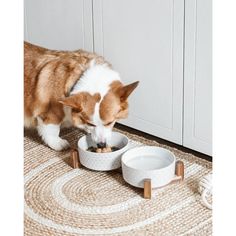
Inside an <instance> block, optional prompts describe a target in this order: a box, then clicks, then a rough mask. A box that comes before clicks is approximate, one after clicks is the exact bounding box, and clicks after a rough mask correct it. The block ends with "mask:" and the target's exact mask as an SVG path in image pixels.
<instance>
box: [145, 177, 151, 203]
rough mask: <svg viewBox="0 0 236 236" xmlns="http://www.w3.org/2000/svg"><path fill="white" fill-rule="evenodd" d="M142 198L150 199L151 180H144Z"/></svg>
mask: <svg viewBox="0 0 236 236" xmlns="http://www.w3.org/2000/svg"><path fill="white" fill-rule="evenodd" d="M143 197H144V198H146V199H151V197H152V183H151V179H145V180H144V190H143Z"/></svg>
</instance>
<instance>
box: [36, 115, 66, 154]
mask: <svg viewBox="0 0 236 236" xmlns="http://www.w3.org/2000/svg"><path fill="white" fill-rule="evenodd" d="M37 121H38V126H37V130H38V133H39V135H40V136H41V137H42V139H43V141H44V142H45V143H46V144H47V145H48V146H49V147H50V148H52V149H54V150H56V151H61V150H63V149H66V148H68V147H69V146H70V145H69V143H68V141H67V140H65V139H62V138H60V137H59V133H60V124H44V123H43V120H42V119H41V118H39V117H38V118H37Z"/></svg>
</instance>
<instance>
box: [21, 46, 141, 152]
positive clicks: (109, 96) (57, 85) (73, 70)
mask: <svg viewBox="0 0 236 236" xmlns="http://www.w3.org/2000/svg"><path fill="white" fill-rule="evenodd" d="M138 83H139V82H138V81H136V82H134V83H131V84H129V85H124V84H123V83H122V81H121V78H120V75H119V74H118V72H116V71H115V70H113V68H112V66H111V64H110V63H108V62H107V61H105V59H104V58H103V57H101V56H98V55H97V54H95V53H90V52H86V51H84V50H77V51H56V50H49V49H46V48H42V47H39V46H36V45H33V44H30V43H28V42H25V43H24V126H25V127H28V128H36V129H37V131H38V134H39V135H40V136H41V138H42V140H43V141H44V143H45V144H46V145H48V146H49V147H50V148H52V149H54V150H56V151H61V150H63V149H66V148H68V147H69V143H68V141H67V140H65V139H62V138H61V137H60V136H59V134H60V128H61V127H70V126H73V127H76V128H79V129H83V130H85V131H86V132H88V133H91V137H92V140H93V141H94V142H95V143H96V144H97V146H98V147H100V148H103V147H105V146H106V143H107V142H108V141H109V138H110V136H111V132H112V128H113V126H114V124H115V122H116V121H118V120H120V119H124V118H126V117H127V116H128V101H127V99H128V97H129V95H130V94H131V93H132V92H133V91H134V89H135V88H136V87H137V85H138Z"/></svg>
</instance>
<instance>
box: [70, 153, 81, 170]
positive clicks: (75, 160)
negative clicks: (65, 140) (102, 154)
mask: <svg viewBox="0 0 236 236" xmlns="http://www.w3.org/2000/svg"><path fill="white" fill-rule="evenodd" d="M71 159H72V167H73V168H74V169H77V168H80V167H81V164H80V162H79V155H78V151H77V150H76V149H72V150H71Z"/></svg>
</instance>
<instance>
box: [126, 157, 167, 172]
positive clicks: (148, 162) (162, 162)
mask: <svg viewBox="0 0 236 236" xmlns="http://www.w3.org/2000/svg"><path fill="white" fill-rule="evenodd" d="M169 164H170V163H169V161H168V159H165V158H163V157H159V156H155V155H145V156H137V157H135V158H132V159H131V160H129V161H127V165H128V166H130V167H131V168H134V169H139V170H156V169H161V168H164V167H166V166H168V165H169Z"/></svg>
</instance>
